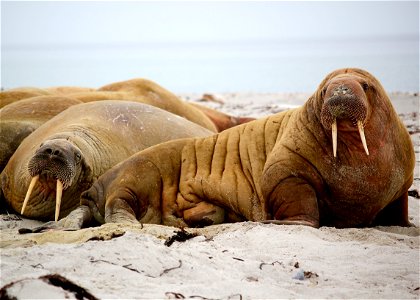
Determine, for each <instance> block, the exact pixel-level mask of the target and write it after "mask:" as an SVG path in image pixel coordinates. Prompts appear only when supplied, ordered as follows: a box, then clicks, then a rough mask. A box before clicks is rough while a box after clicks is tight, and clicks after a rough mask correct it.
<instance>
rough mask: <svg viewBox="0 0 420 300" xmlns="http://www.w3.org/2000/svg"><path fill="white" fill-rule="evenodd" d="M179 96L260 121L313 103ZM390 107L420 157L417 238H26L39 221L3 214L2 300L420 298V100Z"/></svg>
mask: <svg viewBox="0 0 420 300" xmlns="http://www.w3.org/2000/svg"><path fill="white" fill-rule="evenodd" d="M179 96H180V97H182V98H183V99H185V100H187V101H196V102H199V103H201V104H203V105H207V106H210V107H212V108H216V109H219V110H221V111H224V112H226V113H229V114H233V115H238V116H252V117H256V118H261V117H264V116H267V115H270V114H274V113H276V112H279V111H282V110H284V109H288V108H291V107H296V106H299V105H301V104H303V103H304V102H305V101H306V99H307V98H308V97H309V94H305V93H288V94H285V93H283V94H282V93H271V94H254V93H230V94H214V95H213V96H214V99H213V100H212V101H201V99H202V98H203V97H202V95H201V94H181V95H179ZM390 97H391V100H392V102H393V104H394V107H395V109H396V111H397V113H398V114H399V116H400V117H401V119H402V120H403V122H404V124H405V125H406V127H407V129H408V130H409V132H410V134H411V137H412V140H413V143H414V147H415V153H416V170H415V179H414V183H413V185H412V187H411V188H410V191H411V192H410V195H411V196H410V197H409V218H410V221H411V222H412V223H413V224H414V225H415V227H409V228H403V227H395V226H392V227H374V228H362V229H355V228H349V229H336V228H332V227H321V228H320V229H314V228H309V227H304V226H279V225H268V224H267V225H264V224H259V223H253V222H244V223H235V224H223V225H216V226H210V227H207V228H202V229H187V230H186V232H187V233H190V234H192V235H193V236H188V235H187V234H186V232H179V230H178V229H177V228H173V227H167V226H160V225H148V224H145V225H144V227H141V226H140V225H137V226H134V225H130V226H129V225H121V224H105V225H103V226H101V227H96V228H87V229H83V230H80V231H66V232H59V231H53V232H46V233H40V234H27V235H19V234H18V233H17V230H18V228H22V227H33V226H36V225H37V224H40V222H38V221H33V220H28V219H22V218H21V217H20V216H18V215H14V214H9V215H1V216H0V217H1V220H0V229H1V232H0V251H1V252H0V254H1V255H0V256H1V274H0V275H1V277H0V286H1V287H2V289H1V292H0V298H3V297H5V298H4V299H13V297H16V298H17V299H28V298H32V299H40V298H44V299H45V298H49V299H51V298H79V299H80V298H85V299H95V298H97V299H105V298H114V299H116V298H137V299H232V300H233V299H238V300H239V299H283V298H288V299H290V298H293V299H294V298H330V299H332V298H335V299H361V298H364V299H374V298H375V299H419V297H420V269H419V261H420V254H419V242H420V229H419V226H420V207H419V204H420V200H419V198H418V196H417V197H416V191H419V188H420V174H419V164H420V154H419V148H420V125H419V103H420V102H419V96H418V93H416V94H413V93H391V94H390ZM183 237H184V239H186V240H185V241H182V240H183ZM172 242H173V243H172ZM171 243H172V244H171ZM6 297H9V298H6Z"/></svg>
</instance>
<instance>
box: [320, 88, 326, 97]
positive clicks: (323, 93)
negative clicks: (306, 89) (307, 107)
mask: <svg viewBox="0 0 420 300" xmlns="http://www.w3.org/2000/svg"><path fill="white" fill-rule="evenodd" d="M326 92H327V87H324V88H323V89H322V90H321V98H324V96H325V93H326Z"/></svg>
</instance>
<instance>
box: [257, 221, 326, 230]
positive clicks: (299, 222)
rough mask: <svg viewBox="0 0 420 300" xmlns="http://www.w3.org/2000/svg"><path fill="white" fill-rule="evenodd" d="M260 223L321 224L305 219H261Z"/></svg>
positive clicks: (311, 225)
mask: <svg viewBox="0 0 420 300" xmlns="http://www.w3.org/2000/svg"><path fill="white" fill-rule="evenodd" d="M260 223H263V224H276V225H303V226H310V227H315V228H319V226H315V224H314V222H309V221H305V220H263V221H260Z"/></svg>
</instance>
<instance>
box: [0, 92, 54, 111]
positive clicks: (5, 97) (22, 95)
mask: <svg viewBox="0 0 420 300" xmlns="http://www.w3.org/2000/svg"><path fill="white" fill-rule="evenodd" d="M46 95H51V93H50V92H48V91H46V90H43V89H38V88H32V87H22V88H15V89H10V90H6V91H2V92H0V108H2V107H3V106H6V105H8V104H11V103H14V102H16V101H20V100H22V99H26V98H31V97H37V96H46Z"/></svg>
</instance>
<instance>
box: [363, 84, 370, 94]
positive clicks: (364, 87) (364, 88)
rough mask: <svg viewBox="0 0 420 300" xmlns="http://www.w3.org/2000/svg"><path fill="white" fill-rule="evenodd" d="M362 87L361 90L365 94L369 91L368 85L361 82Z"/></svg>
mask: <svg viewBox="0 0 420 300" xmlns="http://www.w3.org/2000/svg"><path fill="white" fill-rule="evenodd" d="M362 87H363V90H364V91H365V92H366V91H367V90H368V89H369V84H367V83H366V82H363V83H362Z"/></svg>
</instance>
